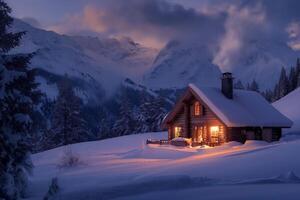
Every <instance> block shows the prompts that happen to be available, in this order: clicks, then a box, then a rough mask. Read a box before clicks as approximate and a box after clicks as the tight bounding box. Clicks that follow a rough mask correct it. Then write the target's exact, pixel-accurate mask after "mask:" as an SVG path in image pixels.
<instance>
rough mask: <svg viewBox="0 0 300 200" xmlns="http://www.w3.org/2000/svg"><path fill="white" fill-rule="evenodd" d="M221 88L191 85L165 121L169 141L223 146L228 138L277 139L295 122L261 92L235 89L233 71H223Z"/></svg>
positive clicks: (241, 139) (242, 139)
mask: <svg viewBox="0 0 300 200" xmlns="http://www.w3.org/2000/svg"><path fill="white" fill-rule="evenodd" d="M221 80H222V81H221V89H220V88H212V87H197V86H195V85H193V84H190V85H189V86H188V88H187V89H186V91H185V92H184V94H183V95H182V97H181V98H180V99H179V100H178V102H177V103H176V105H175V106H174V108H173V109H172V110H171V112H170V113H169V114H168V115H167V116H166V117H165V119H164V120H163V123H162V126H163V127H164V128H166V129H168V140H169V141H171V140H173V139H174V138H189V139H191V141H192V145H203V144H205V145H209V146H216V145H221V144H223V143H225V142H229V141H238V142H242V143H244V142H245V141H246V140H265V141H267V142H272V141H277V140H279V139H280V137H281V132H282V128H290V127H291V126H292V121H291V120H289V119H288V118H287V117H286V116H284V115H283V114H281V113H280V112H279V111H278V110H276V109H275V108H274V107H273V106H272V105H271V104H270V103H269V102H267V101H266V100H265V99H264V98H263V97H262V96H261V95H260V94H259V93H257V92H253V91H246V90H236V89H233V78H232V74H231V73H224V74H223V75H222V78H221Z"/></svg>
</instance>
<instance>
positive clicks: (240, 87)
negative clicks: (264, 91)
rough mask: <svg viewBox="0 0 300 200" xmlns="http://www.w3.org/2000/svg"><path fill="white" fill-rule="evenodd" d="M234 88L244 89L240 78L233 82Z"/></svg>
mask: <svg viewBox="0 0 300 200" xmlns="http://www.w3.org/2000/svg"><path fill="white" fill-rule="evenodd" d="M233 87H234V89H240V90H244V89H245V87H244V85H243V83H242V81H241V80H238V81H237V82H236V83H235V84H234V86H233Z"/></svg>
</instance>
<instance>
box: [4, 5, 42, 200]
mask: <svg viewBox="0 0 300 200" xmlns="http://www.w3.org/2000/svg"><path fill="white" fill-rule="evenodd" d="M10 13H11V9H10V8H9V7H8V6H7V4H6V3H5V2H4V1H2V0H0V19H1V20H0V72H1V82H0V199H7V200H10V199H14V200H15V199H19V198H21V197H24V195H25V191H26V186H27V174H28V173H29V172H30V171H31V169H32V163H31V159H30V148H29V147H30V145H29V141H28V139H29V138H30V130H31V127H32V114H33V112H34V110H35V105H36V104H38V102H39V99H40V95H41V93H40V92H39V91H38V90H37V86H38V85H37V84H36V83H35V75H34V71H33V70H32V69H30V68H29V67H28V64H29V62H30V59H31V57H32V55H21V54H19V55H11V54H10V55H8V54H7V53H8V52H9V51H10V50H11V49H12V48H14V47H16V46H18V45H19V42H20V39H21V38H22V36H23V35H24V33H23V32H19V33H11V32H8V28H9V27H10V26H11V24H12V22H13V18H12V17H11V16H10Z"/></svg>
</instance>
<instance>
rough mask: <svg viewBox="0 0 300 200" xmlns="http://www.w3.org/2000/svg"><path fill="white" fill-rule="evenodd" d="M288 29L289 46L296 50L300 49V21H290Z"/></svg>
mask: <svg viewBox="0 0 300 200" xmlns="http://www.w3.org/2000/svg"><path fill="white" fill-rule="evenodd" d="M286 31H287V33H288V34H289V39H290V40H289V42H288V44H289V46H290V47H292V48H293V49H294V50H300V21H293V22H291V23H289V25H288V26H287V28H286Z"/></svg>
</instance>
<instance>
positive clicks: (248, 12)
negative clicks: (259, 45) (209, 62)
mask: <svg viewBox="0 0 300 200" xmlns="http://www.w3.org/2000/svg"><path fill="white" fill-rule="evenodd" d="M7 2H8V3H9V5H10V6H11V7H12V8H13V15H14V16H15V17H17V18H23V19H24V20H25V21H27V22H29V23H31V24H32V25H34V26H37V27H41V28H44V29H47V30H53V31H56V32H59V33H64V34H73V35H75V34H80V35H97V36H108V37H119V36H129V37H131V38H133V39H134V40H135V41H138V42H140V43H142V44H144V45H147V46H151V47H156V48H161V47H162V46H163V45H164V44H165V43H166V42H168V41H169V40H171V39H178V38H179V39H184V40H187V41H188V40H189V41H192V42H194V41H197V42H199V43H203V44H206V45H207V44H208V45H210V46H211V47H212V49H217V50H216V51H218V55H217V56H216V57H215V59H216V60H217V63H218V64H220V65H222V64H223V65H226V64H228V63H226V62H228V61H227V60H226V58H227V57H228V56H230V55H233V54H235V53H236V52H238V51H240V50H241V49H242V48H243V45H245V41H251V40H272V41H277V42H285V43H287V44H289V45H290V46H291V47H293V48H294V49H300V12H299V10H300V1H299V0H51V1H49V0H7Z"/></svg>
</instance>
